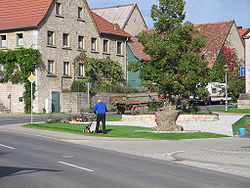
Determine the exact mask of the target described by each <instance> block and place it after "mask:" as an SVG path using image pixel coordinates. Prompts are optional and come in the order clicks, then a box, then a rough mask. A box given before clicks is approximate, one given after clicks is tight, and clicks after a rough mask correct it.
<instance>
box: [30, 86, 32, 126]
mask: <svg viewBox="0 0 250 188" xmlns="http://www.w3.org/2000/svg"><path fill="white" fill-rule="evenodd" d="M30 84H31V90H30V91H31V109H30V110H31V111H30V122H31V124H33V82H30Z"/></svg>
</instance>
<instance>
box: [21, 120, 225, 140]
mask: <svg viewBox="0 0 250 188" xmlns="http://www.w3.org/2000/svg"><path fill="white" fill-rule="evenodd" d="M23 126H24V127H27V128H36V129H44V130H53V131H61V132H68V133H74V134H82V135H87V136H101V137H122V138H148V139H158V140H179V139H198V138H221V137H227V136H226V135H220V134H213V133H152V132H137V130H140V131H141V130H142V131H143V130H144V131H146V130H150V128H145V127H135V126H115V125H108V126H107V129H108V133H107V134H101V133H99V134H93V133H83V132H82V130H83V129H84V128H85V127H86V125H82V124H61V123H57V124H52V123H51V124H47V123H44V124H26V125H23Z"/></svg>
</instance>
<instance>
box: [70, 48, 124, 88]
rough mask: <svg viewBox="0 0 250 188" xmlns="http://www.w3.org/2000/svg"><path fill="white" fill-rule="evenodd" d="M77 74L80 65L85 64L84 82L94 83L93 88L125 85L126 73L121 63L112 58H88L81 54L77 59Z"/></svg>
mask: <svg viewBox="0 0 250 188" xmlns="http://www.w3.org/2000/svg"><path fill="white" fill-rule="evenodd" d="M74 62H75V72H77V70H78V65H79V63H81V64H84V71H85V79H84V82H92V83H93V88H100V89H101V87H104V88H110V87H118V86H121V85H123V84H124V78H125V76H124V73H123V70H122V67H121V65H120V63H119V62H117V61H113V60H111V59H110V58H106V59H94V58H88V57H87V56H86V54H85V53H80V54H79V55H78V56H77V57H76V58H75V61H74Z"/></svg>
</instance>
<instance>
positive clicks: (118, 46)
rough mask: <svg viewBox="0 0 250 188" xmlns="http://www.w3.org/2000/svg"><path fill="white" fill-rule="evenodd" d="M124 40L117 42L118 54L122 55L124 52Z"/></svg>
mask: <svg viewBox="0 0 250 188" xmlns="http://www.w3.org/2000/svg"><path fill="white" fill-rule="evenodd" d="M122 50H123V49H122V42H117V43H116V54H118V55H121V54H122Z"/></svg>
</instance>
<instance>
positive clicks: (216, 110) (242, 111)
mask: <svg viewBox="0 0 250 188" xmlns="http://www.w3.org/2000/svg"><path fill="white" fill-rule="evenodd" d="M212 111H213V112H228V113H250V109H238V108H236V107H230V108H228V110H227V111H225V109H213V110H212Z"/></svg>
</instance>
